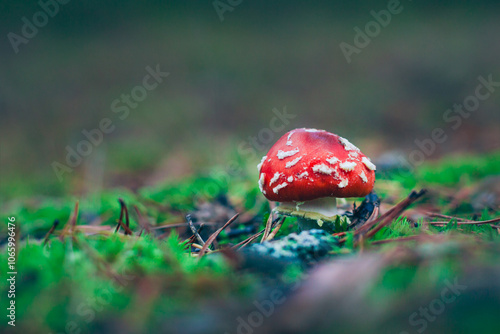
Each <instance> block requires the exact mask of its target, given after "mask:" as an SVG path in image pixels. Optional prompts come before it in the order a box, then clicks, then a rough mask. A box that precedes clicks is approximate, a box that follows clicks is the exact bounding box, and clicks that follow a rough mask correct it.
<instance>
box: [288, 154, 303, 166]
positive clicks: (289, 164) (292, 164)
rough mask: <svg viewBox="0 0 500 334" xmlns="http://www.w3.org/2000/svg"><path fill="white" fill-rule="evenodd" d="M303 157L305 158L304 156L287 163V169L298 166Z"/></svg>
mask: <svg viewBox="0 0 500 334" xmlns="http://www.w3.org/2000/svg"><path fill="white" fill-rule="evenodd" d="M303 157H304V156H301V157H298V158H295V159H293V160H292V161H289V162H287V163H286V165H285V167H286V168H290V167H292V166H295V165H296V164H297V162H299V161H300V159H302V158H303Z"/></svg>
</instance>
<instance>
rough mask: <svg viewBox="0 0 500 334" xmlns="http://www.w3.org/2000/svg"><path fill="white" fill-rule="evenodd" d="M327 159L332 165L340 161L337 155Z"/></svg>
mask: <svg viewBox="0 0 500 334" xmlns="http://www.w3.org/2000/svg"><path fill="white" fill-rule="evenodd" d="M326 161H327V162H329V163H330V164H332V165H335V164H336V163H337V162H339V159H338V158H336V157H331V158H328V159H326Z"/></svg>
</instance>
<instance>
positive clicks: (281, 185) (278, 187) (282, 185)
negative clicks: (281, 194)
mask: <svg viewBox="0 0 500 334" xmlns="http://www.w3.org/2000/svg"><path fill="white" fill-rule="evenodd" d="M287 185H288V183H286V182H283V183H282V184H279V185H277V186H276V187H274V188H273V192H274V193H275V194H277V193H278V191H280V189H283V188H285V187H286V186H287Z"/></svg>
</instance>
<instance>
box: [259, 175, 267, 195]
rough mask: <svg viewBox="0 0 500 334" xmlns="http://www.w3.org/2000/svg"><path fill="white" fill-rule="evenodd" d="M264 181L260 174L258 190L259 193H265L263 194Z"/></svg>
mask: <svg viewBox="0 0 500 334" xmlns="http://www.w3.org/2000/svg"><path fill="white" fill-rule="evenodd" d="M265 179H266V176H265V175H264V173H262V174H260V178H259V188H260V191H261V192H263V193H265V192H264V180H265Z"/></svg>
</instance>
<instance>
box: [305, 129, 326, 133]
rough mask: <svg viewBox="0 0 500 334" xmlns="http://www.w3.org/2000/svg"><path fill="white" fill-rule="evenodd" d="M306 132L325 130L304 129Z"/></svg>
mask: <svg viewBox="0 0 500 334" xmlns="http://www.w3.org/2000/svg"><path fill="white" fill-rule="evenodd" d="M304 131H305V132H321V131H325V130H318V129H304Z"/></svg>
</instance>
